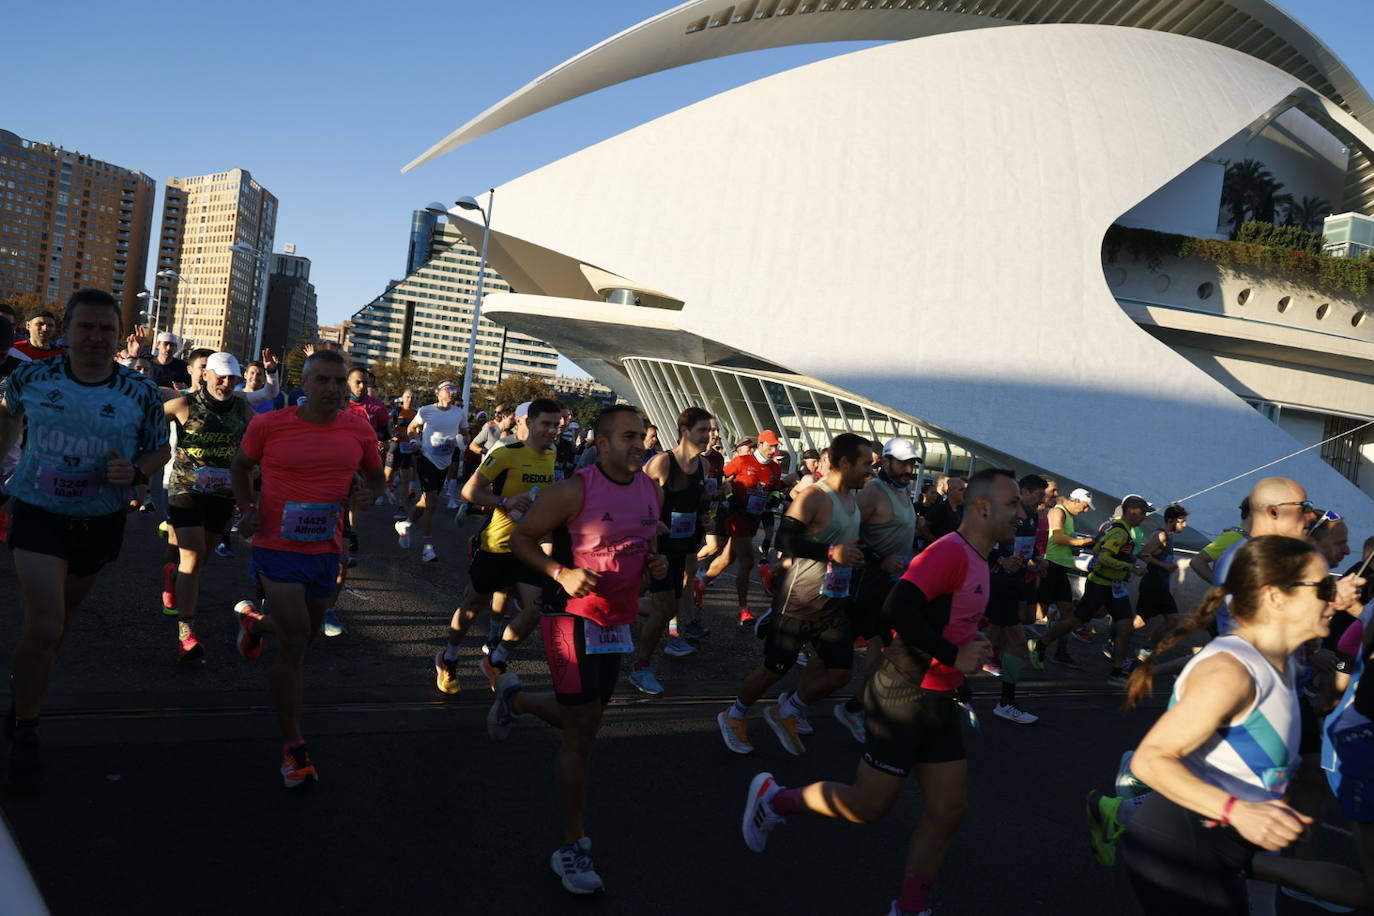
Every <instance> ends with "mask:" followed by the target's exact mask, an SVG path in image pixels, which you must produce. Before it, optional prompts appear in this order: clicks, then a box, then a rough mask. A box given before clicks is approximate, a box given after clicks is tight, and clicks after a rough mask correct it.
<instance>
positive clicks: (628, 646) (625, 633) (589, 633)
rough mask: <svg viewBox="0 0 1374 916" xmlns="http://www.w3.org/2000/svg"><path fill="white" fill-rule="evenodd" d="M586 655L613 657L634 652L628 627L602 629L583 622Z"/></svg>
mask: <svg viewBox="0 0 1374 916" xmlns="http://www.w3.org/2000/svg"><path fill="white" fill-rule="evenodd" d="M584 624H585V627H586V630H585V633H586V643H587V654H588V655H615V654H623V653H626V652H633V651H634V650H635V642H634V639H633V638H632V637H631V636H630V625H629V624H628V623H622V624H620V625H619V626H614V627H603V626H602V625H601V624H599V623H593V622H592V621H590V620H587V621H584Z"/></svg>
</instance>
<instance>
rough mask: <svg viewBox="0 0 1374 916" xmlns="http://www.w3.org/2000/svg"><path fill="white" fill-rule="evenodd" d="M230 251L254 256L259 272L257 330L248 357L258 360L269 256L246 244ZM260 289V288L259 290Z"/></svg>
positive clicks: (256, 289)
mask: <svg viewBox="0 0 1374 916" xmlns="http://www.w3.org/2000/svg"><path fill="white" fill-rule="evenodd" d="M229 250H230V251H237V252H238V253H239V254H251V255H252V256H253V267H254V269H255V270H256V271H257V276H256V277H255V280H256V281H259V282H257V283H255V286H254V289H255V291H257V293H258V317H257V320H256V321H255V322H254V324H255V325H256V328H255V330H254V332H253V350H252V352H250V353H249V354H248V355H249V357H250V358H253V359H256V358H257V354H259V353H261V352H262V326H263V323H264V322H265V321H266V320H267V261H268V254H267V252H264V251H259V250H258V249H256V248H254V247H253V246H252V245H249V244H248V243H246V242H239V243H238V244H236V245H230V246H229ZM259 287H260V288H259Z"/></svg>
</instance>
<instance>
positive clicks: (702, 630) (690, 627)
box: [682, 620, 711, 639]
mask: <svg viewBox="0 0 1374 916" xmlns="http://www.w3.org/2000/svg"><path fill="white" fill-rule="evenodd" d="M682 635H683V636H685V637H686V638H688V639H705V638H706V637H707V636H710V635H711V631H710V630H708V629H706V627H704V626H702V624H701V621H700V620H693V621H692V622H691V623H689V624H687V625H686V626H685V627H683V628H682Z"/></svg>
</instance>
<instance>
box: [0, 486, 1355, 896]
mask: <svg viewBox="0 0 1374 916" xmlns="http://www.w3.org/2000/svg"><path fill="white" fill-rule="evenodd" d="M390 519H391V513H390V510H389V509H381V508H378V509H374V510H372V511H371V512H369V513H367V517H366V518H365V520H364V522H363V523H362V525H361V534H362V545H361V546H362V551H361V553H360V555H359V560H360V564H359V566H358V568H356V569H355V570H353V575H352V578H351V581H350V587H349V591H347V592H345V593H344V595H343V596H342V598H341V600H340V602H339V611H340V614H341V615H342V616H343V618H344V620H345V621H346V623H347V624H348V626H349V628H350V629H349V632H348V633H347V634H346V635H344V636H342V637H339V638H335V639H325V638H320V639H319V640H318V641H317V642H316V644H315V646H314V647H313V648H312V650H311V654H310V656H309V658H308V660H307V668H306V701H307V704H308V705H309V709H308V712H307V716H306V722H305V729H306V734H307V736H308V737H309V740H310V746H311V751H312V754H313V756H314V758H315V760H316V762H317V764H318V766H319V769H320V773H321V781H320V783H319V784H318V785H317V786H313V787H311V788H309V789H307V790H305V791H300V792H287V791H286V790H284V789H282V788H281V783H280V779H279V776H278V774H277V770H276V768H277V763H278V754H279V747H280V746H279V744H278V741H277V737H276V730H275V726H274V722H273V719H272V715H271V709H270V705H269V698H268V694H267V681H266V677H267V667H268V662H267V659H266V656H265V657H264V659H263V660H260V661H259V662H246V661H244V660H243V659H241V658H239V656H238V655H237V653H236V652H235V651H234V648H233V638H234V634H235V628H236V626H237V623H236V621H235V619H234V614H233V613H232V610H231V609H232V607H233V605H234V603H235V602H236V601H237V600H239V599H240V598H243V597H250V596H251V595H252V586H251V583H250V582H249V580H248V578H247V575H246V566H247V563H246V559H245V555H246V553H247V547H246V545H244V544H242V543H241V542H240V543H239V544H238V552H239V556H238V557H237V558H235V559H232V560H222V559H218V558H215V559H213V560H212V563H211V565H210V568H209V570H208V571H207V573H206V575H205V577H204V580H203V586H202V595H203V596H204V599H203V601H202V608H201V613H200V617H199V621H198V624H197V628H196V629H197V633H198V635H199V637H200V639H201V641H202V642H203V643H204V644H205V646H206V660H205V663H204V664H198V665H193V666H184V665H180V664H178V663H177V661H176V640H175V625H174V623H173V622H172V620H171V619H170V618H166V617H164V616H163V615H162V613H161V607H160V605H161V602H160V601H159V599H158V594H159V583H158V576H157V569H158V565H159V562H160V560H159V557H160V555H161V541H160V540H159V539H158V538H157V536H156V534H155V522H154V520H153V519H152V518H151V517H150V516H143V515H134V516H131V517H130V520H129V527H128V532H127V536H126V543H125V548H124V553H123V558H122V560H121V563H120V565H119V566H117V567H112V568H107V570H106V571H105V573H104V574H103V575H102V578H101V580H100V582H99V584H98V585H97V587H96V589H95V591H94V593H93V594H92V596H91V598H90V599H89V600H88V602H87V604H86V607H85V608H83V609H82V611H81V612H80V614H79V616H78V618H77V620H76V622H75V625H74V626H73V628H72V631H71V632H70V633H69V635H68V639H67V643H66V645H65V646H64V648H63V651H62V656H61V659H60V662H59V669H58V672H57V675H56V677H55V679H54V682H53V685H52V692H51V695H50V700H49V705H48V709H47V711H46V714H45V721H44V725H43V737H44V742H45V747H46V750H47V754H48V761H49V769H50V776H49V782H48V786H47V788H46V790H45V792H44V793H43V795H42V796H41V797H38V798H33V799H18V798H10V797H5V798H0V807H2V808H3V811H4V813H5V816H6V817H7V819H8V820H9V822H10V824H11V827H12V829H13V832H14V834H15V837H16V839H17V841H18V843H19V845H20V847H21V848H22V850H23V852H24V854H25V855H26V856H27V858H28V860H29V864H30V867H31V869H32V871H33V873H34V875H35V877H36V879H37V881H38V883H39V885H40V888H41V890H42V891H43V893H44V894H45V896H46V897H47V900H48V902H49V905H50V907H51V909H52V911H53V912H54V913H58V914H68V913H70V914H77V913H80V914H90V913H140V914H149V913H177V914H183V913H197V914H199V913H206V914H211V913H213V914H221V913H222V914H242V913H249V912H251V913H258V914H274V913H290V914H313V913H377V912H394V913H437V912H458V913H466V912H479V911H481V912H496V911H500V912H512V913H563V912H588V911H591V910H595V911H597V912H600V913H603V914H637V916H638V914H646V913H652V914H698V913H703V912H713V913H722V914H734V913H750V914H771V913H788V914H810V913H817V914H821V913H823V914H846V916H847V914H870V913H871V914H880V913H885V912H886V910H887V906H888V901H889V900H890V899H891V898H892V897H893V896H895V893H896V889H897V884H898V882H899V880H900V877H901V871H902V868H901V865H902V860H903V855H904V850H905V846H906V842H907V840H908V838H909V836H910V834H911V831H912V829H913V827H914V826H915V823H916V819H917V817H918V815H919V811H920V792H919V790H918V789H917V787H916V786H915V785H914V783H913V784H912V785H911V786H910V787H909V788H908V791H907V794H906V796H905V797H904V798H903V800H902V801H901V803H900V804H899V805H898V807H897V808H896V810H895V811H894V812H893V813H892V814H891V815H890V816H889V817H888V818H887V819H886V820H885V821H883V822H881V823H878V824H874V825H867V826H855V825H849V824H843V823H838V822H827V821H823V820H820V819H803V818H794V819H793V820H792V821H791V822H790V823H788V824H786V825H785V826H783V827H782V828H780V829H779V830H778V831H776V832H775V833H774V835H773V839H772V841H771V843H770V846H769V849H768V851H767V853H766V854H764V855H762V856H756V855H754V854H752V853H750V852H749V851H748V850H747V849H746V848H745V846H744V844H743V842H742V840H741V838H740V829H739V823H740V814H741V810H742V801H743V797H744V794H745V790H746V787H747V785H748V783H749V779H750V777H751V776H752V775H753V774H754V773H755V772H757V771H759V770H764V769H768V770H771V771H772V772H774V773H775V774H776V776H777V777H778V778H779V780H780V781H781V782H783V783H784V784H796V783H799V782H804V781H811V780H814V779H822V778H837V779H845V778H848V777H849V776H851V775H852V773H853V771H854V768H855V766H856V764H857V761H858V746H857V745H856V744H854V742H853V741H852V739H850V738H849V736H848V734H847V733H846V732H844V731H843V730H842V728H841V727H840V726H839V724H838V723H836V722H835V721H834V720H833V718H831V717H830V715H829V714H828V708H815V709H813V711H812V716H811V718H812V720H813V722H814V723H815V725H816V727H817V734H816V735H815V736H814V737H812V738H810V739H808V742H807V746H808V752H807V753H806V754H805V755H804V756H802V757H791V756H789V755H788V754H786V753H784V752H783V751H782V749H781V748H780V747H779V746H778V744H777V743H776V741H774V739H773V737H772V735H771V733H770V732H769V731H768V730H767V727H766V726H765V725H764V723H763V722H762V721H761V719H760V718H759V717H758V716H757V715H756V716H755V718H754V719H753V720H752V735H753V738H754V741H755V746H756V751H755V753H754V754H753V755H752V756H750V757H739V756H736V755H734V754H731V753H729V752H728V751H726V750H725V749H724V747H723V746H722V744H721V741H720V738H719V735H718V733H717V731H716V725H715V721H714V717H715V714H716V712H717V711H719V710H720V709H721V708H723V707H724V705H725V704H726V703H727V702H728V701H729V699H730V698H732V697H733V695H734V693H735V689H736V687H737V685H738V682H739V679H740V678H742V677H743V675H744V674H746V673H747V672H748V671H749V670H750V669H751V668H752V667H753V666H754V665H755V664H756V663H757V661H758V659H759V657H760V655H759V643H758V642H757V641H756V640H755V639H754V638H753V636H752V635H745V634H742V633H738V632H736V631H735V630H734V628H733V626H732V624H731V617H732V611H733V600H734V599H733V587H732V584H731V583H729V582H728V581H727V580H725V579H722V580H721V582H720V583H719V584H718V585H717V586H716V587H715V588H714V589H713V594H712V595H711V596H710V597H709V598H708V608H707V620H708V624H709V625H710V626H711V627H712V629H713V633H712V635H711V636H710V637H708V638H707V639H705V640H703V641H702V642H701V643H700V644H699V645H700V651H699V652H698V653H697V654H696V655H694V656H691V657H689V658H686V659H681V660H677V659H661V660H660V661H659V662H658V664H657V668H658V671H659V675H660V678H661V679H662V680H663V682H664V683H665V685H666V686H667V688H668V691H669V693H668V695H666V696H665V697H663V698H661V699H657V700H649V699H646V698H641V697H640V696H639V695H637V694H636V693H635V692H634V690H633V688H631V687H630V686H629V684H628V681H622V684H621V687H620V689H619V691H618V694H617V698H616V700H615V702H614V703H613V705H612V708H611V709H610V710H609V711H608V713H607V717H606V722H605V726H604V727H603V730H602V735H601V739H600V741H599V742H598V745H597V751H596V757H595V761H594V765H595V774H594V778H593V788H592V801H591V814H590V817H589V829H590V831H591V835H592V837H593V839H594V843H595V859H596V864H597V868H598V871H599V872H600V873H601V875H602V877H603V879H604V880H605V882H606V886H607V891H606V893H605V894H603V895H599V896H598V897H596V898H594V899H579V898H573V897H570V896H569V895H568V894H566V892H564V891H563V890H562V888H561V886H560V885H559V883H558V881H557V879H556V878H555V877H554V876H553V874H552V873H551V872H550V870H549V865H548V859H549V854H550V853H551V852H552V851H553V849H554V848H555V847H556V846H557V845H558V843H559V841H560V830H559V822H558V816H557V810H556V801H555V796H554V790H553V783H552V759H553V752H554V750H555V748H556V746H557V738H556V736H555V735H554V734H553V733H552V732H551V731H550V730H549V729H548V728H547V727H545V726H544V725H543V724H542V723H539V722H536V721H533V720H532V719H526V720H521V721H520V722H518V723H517V724H516V727H515V730H514V732H513V734H512V736H511V738H510V739H509V740H508V741H507V742H505V743H503V744H492V743H491V742H490V741H489V740H488V738H487V735H486V730H485V715H486V710H487V707H488V705H489V702H490V693H489V692H488V691H487V689H486V684H485V680H484V679H483V678H482V676H481V674H480V673H479V671H478V669H477V658H478V646H477V639H476V638H474V639H473V645H472V647H471V649H470V651H469V664H468V665H467V670H468V671H469V672H470V673H471V676H470V677H469V678H467V679H465V681H464V692H463V693H462V694H461V695H459V696H457V697H452V698H449V697H444V696H443V695H441V694H439V693H438V692H437V691H436V690H435V688H434V677H433V665H432V657H433V655H434V652H435V650H436V649H437V648H439V647H441V646H442V645H443V639H444V632H445V627H446V625H447V619H448V615H449V614H450V612H451V611H452V608H453V606H454V604H455V602H456V601H457V600H458V598H459V597H460V595H461V592H462V589H463V587H464V584H465V581H466V580H465V572H464V570H465V566H466V560H465V557H466V550H465V547H464V543H465V535H466V532H470V531H472V530H474V525H475V523H472V522H469V524H468V527H467V528H466V529H465V530H460V529H457V528H456V527H455V526H454V524H453V522H452V520H451V518H449V517H445V518H444V519H443V520H442V521H441V522H440V523H439V525H438V526H437V528H436V543H437V545H438V547H439V550H440V552H441V561H440V562H438V563H434V564H421V563H420V562H419V538H418V537H416V538H415V545H416V546H415V547H414V548H413V549H411V550H410V551H409V552H405V551H402V550H400V548H399V547H398V546H397V544H396V539H395V536H394V535H393V534H392V533H391V521H390ZM0 596H3V597H4V600H3V602H0V656H2V658H0V669H5V670H7V668H8V661H9V659H8V656H9V652H10V649H11V647H12V646H13V645H14V640H15V636H16V631H17V626H18V619H19V614H20V611H19V607H18V601H17V598H16V583H15V578H14V571H13V566H12V564H11V562H10V560H9V558H8V554H6V555H5V557H4V559H0ZM482 629H483V625H482V624H481V623H479V624H478V625H477V627H475V628H474V633H480V632H481V631H482ZM271 651H272V650H271V647H270V640H269V649H268V652H269V653H270V652H271ZM1075 651H1076V652H1077V654H1078V656H1079V658H1080V660H1082V661H1083V662H1084V665H1085V671H1084V672H1082V673H1071V672H1065V671H1062V670H1060V671H1054V670H1050V671H1047V672H1045V673H1044V675H1042V676H1036V677H1034V678H1032V679H1031V681H1030V683H1028V684H1027V685H1026V686H1024V687H1023V689H1022V693H1023V696H1024V704H1023V705H1024V706H1026V707H1027V708H1028V709H1030V710H1032V711H1034V712H1037V713H1039V714H1040V715H1041V716H1042V719H1041V721H1040V722H1039V723H1037V724H1036V725H1034V726H1029V727H1027V726H1017V725H1013V724H1011V723H1008V722H1004V721H1002V720H1000V719H997V718H995V717H993V716H992V714H991V708H992V704H993V700H994V698H995V697H996V693H997V683H996V681H994V680H993V679H991V678H987V677H980V678H977V679H975V682H974V687H975V692H976V693H977V695H978V697H979V699H978V700H977V703H976V705H977V707H978V709H979V710H980V711H981V712H982V729H981V732H980V733H973V732H972V731H970V732H969V733H968V735H967V741H968V748H969V756H970V785H971V790H970V799H969V809H968V815H967V819H966V821H965V823H964V825H963V827H962V828H961V830H960V831H959V833H958V835H957V836H956V838H955V840H954V843H953V847H952V848H951V850H950V853H949V858H948V861H947V864H946V867H945V869H944V872H943V873H942V875H941V878H940V881H939V883H938V885H937V888H936V892H935V897H934V902H935V904H936V912H937V913H939V914H940V916H956V914H988V913H997V914H1045V916H1049V914H1064V913H1090V912H1091V913H1099V912H1111V913H1116V912H1132V911H1134V905H1133V904H1132V903H1131V902H1130V894H1129V889H1128V887H1127V884H1126V881H1125V877H1124V875H1123V874H1122V873H1121V871H1120V870H1119V869H1107V868H1102V867H1100V866H1098V865H1097V864H1096V863H1095V862H1094V861H1093V859H1092V856H1091V853H1090V851H1089V848H1088V842H1087V832H1086V829H1085V828H1084V825H1083V815H1082V799H1083V796H1084V793H1085V792H1086V791H1087V790H1088V789H1089V788H1092V787H1098V788H1107V787H1108V786H1109V785H1110V782H1111V778H1112V775H1113V774H1114V772H1115V768H1116V762H1117V759H1118V757H1119V756H1120V754H1121V752H1122V751H1123V750H1124V749H1126V748H1128V747H1131V746H1133V744H1134V742H1135V741H1137V740H1138V739H1139V737H1140V735H1141V734H1143V732H1144V731H1145V729H1146V728H1148V726H1149V724H1150V722H1151V721H1153V719H1154V718H1155V717H1156V716H1157V715H1158V711H1159V709H1160V708H1162V704H1161V703H1154V704H1152V705H1151V706H1150V707H1149V708H1147V709H1142V710H1140V711H1137V712H1135V713H1132V714H1130V715H1124V716H1123V715H1122V714H1121V713H1120V712H1119V711H1118V707H1119V704H1120V700H1121V695H1120V692H1119V691H1115V690H1111V689H1110V688H1107V687H1105V686H1104V684H1103V682H1102V678H1103V677H1104V676H1105V674H1106V668H1107V663H1106V661H1105V660H1104V659H1102V658H1101V656H1100V654H1097V653H1095V652H1093V651H1091V650H1088V649H1086V648H1083V647H1078V648H1077V649H1076V650H1075ZM512 670H515V671H517V672H518V673H520V675H521V677H522V679H523V680H524V681H525V682H526V683H527V684H529V685H533V686H536V687H537V686H539V685H540V684H542V683H546V682H547V677H546V676H545V670H544V667H543V663H542V652H541V650H540V648H539V646H538V638H537V635H536V636H535V637H534V638H533V639H532V640H531V642H530V643H529V644H527V645H526V646H524V647H522V648H521V650H520V652H519V654H518V655H517V656H516V659H515V661H514V662H513V665H512ZM0 673H3V671H0ZM794 678H795V674H794V675H791V676H789V679H788V680H787V681H784V683H783V687H784V689H785V688H786V687H787V686H789V685H790V684H791V683H792V679H794ZM1328 833H1329V834H1330V836H1328V837H1326V838H1324V839H1323V842H1324V844H1325V845H1326V846H1327V847H1329V848H1330V849H1331V852H1330V854H1331V855H1339V854H1343V853H1344V849H1343V847H1344V845H1345V842H1346V841H1343V840H1341V839H1340V838H1339V837H1337V836H1336V835H1335V834H1334V833H1331V832H1329V831H1328ZM1286 907H1287V908H1286ZM1303 909H1304V908H1302V907H1300V906H1296V905H1293V904H1289V903H1287V901H1282V902H1281V903H1280V907H1279V912H1281V913H1287V912H1292V913H1298V912H1302V911H1303ZM1312 912H1317V911H1315V910H1312Z"/></svg>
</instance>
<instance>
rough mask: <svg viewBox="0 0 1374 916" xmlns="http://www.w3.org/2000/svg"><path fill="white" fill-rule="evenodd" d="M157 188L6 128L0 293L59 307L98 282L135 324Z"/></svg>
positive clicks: (0, 156) (1, 162)
mask: <svg viewBox="0 0 1374 916" xmlns="http://www.w3.org/2000/svg"><path fill="white" fill-rule="evenodd" d="M156 193H157V185H156V183H155V182H154V181H153V179H152V178H150V177H149V176H147V175H145V174H143V173H142V172H138V171H134V170H132V169H126V168H121V167H120V166H117V165H111V164H110V163H108V162H102V161H101V160H99V159H96V158H95V157H93V156H88V155H86V154H84V153H79V152H73V151H71V150H66V149H63V148H62V147H60V146H54V145H52V144H51V143H38V142H35V141H33V140H25V139H23V138H22V137H19V136H17V135H16V134H13V133H10V132H9V131H7V130H0V298H7V297H19V296H24V295H26V294H27V295H34V296H38V297H39V298H40V299H42V300H43V302H44V303H46V304H52V305H58V304H61V303H62V302H64V301H65V300H66V299H67V297H68V296H70V295H71V294H72V293H73V292H74V291H75V290H78V289H82V288H84V287H95V288H96V289H103V290H108V291H109V292H111V293H113V294H114V296H115V298H116V299H118V300H119V302H120V305H121V306H122V307H123V309H124V321H125V324H126V325H128V324H132V323H133V322H134V321H135V319H136V318H137V314H138V311H139V310H140V308H141V307H142V302H143V300H141V299H139V298H138V294H139V293H140V292H142V291H143V289H144V286H143V280H144V274H145V273H146V271H147V269H148V234H149V230H150V229H151V226H152V218H153V197H154V195H155V194H156Z"/></svg>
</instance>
